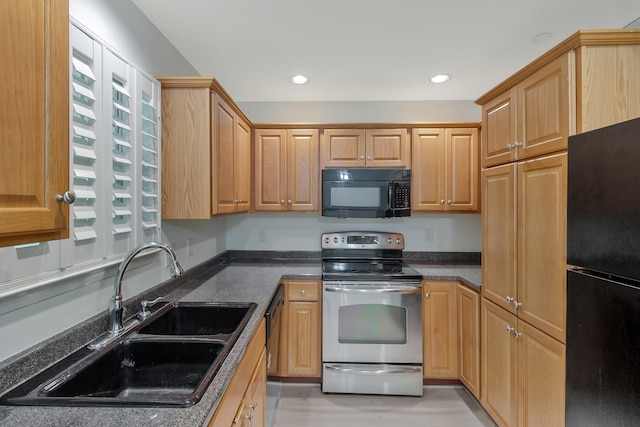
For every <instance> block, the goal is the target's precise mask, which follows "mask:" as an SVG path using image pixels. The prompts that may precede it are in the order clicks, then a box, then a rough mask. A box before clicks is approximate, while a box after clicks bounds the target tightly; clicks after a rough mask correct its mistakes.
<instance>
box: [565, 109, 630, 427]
mask: <svg viewBox="0 0 640 427" xmlns="http://www.w3.org/2000/svg"><path fill="white" fill-rule="evenodd" d="M638 159H640V118H638V119H634V120H629V121H626V122H623V123H619V124H616V125H613V126H608V127H605V128H602V129H597V130H593V131H590V132H586V133H583V134H579V135H574V136H571V137H569V147H568V186H567V263H568V264H569V265H572V266H576V267H577V268H572V269H569V270H568V271H567V349H566V358H567V361H566V401H565V424H566V425H567V426H603V425H607V426H637V425H640V405H638V403H640V382H639V380H638V379H639V378H640V357H638V355H640V339H638V338H639V337H640V193H638V179H639V178H640V169H638Z"/></svg>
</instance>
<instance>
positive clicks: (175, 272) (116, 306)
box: [107, 242, 184, 336]
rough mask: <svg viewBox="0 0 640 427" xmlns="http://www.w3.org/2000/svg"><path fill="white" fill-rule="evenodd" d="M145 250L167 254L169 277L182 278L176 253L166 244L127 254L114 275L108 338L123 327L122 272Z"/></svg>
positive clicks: (155, 244)
mask: <svg viewBox="0 0 640 427" xmlns="http://www.w3.org/2000/svg"><path fill="white" fill-rule="evenodd" d="M147 249H163V250H164V251H165V252H167V254H168V255H169V259H170V260H171V277H179V276H182V273H183V272H184V270H183V269H182V266H181V265H180V263H179V262H178V258H177V257H176V253H175V252H174V251H173V248H172V247H171V246H169V245H167V244H164V243H157V242H150V243H144V244H142V245H140V246H138V247H137V248H135V249H133V250H132V251H131V252H129V255H127V257H126V258H125V259H124V260H122V262H121V263H120V266H119V267H118V274H117V275H116V281H115V283H114V287H113V298H112V302H113V306H112V307H111V317H110V320H109V329H108V330H107V332H108V333H109V335H110V336H115V335H118V334H119V333H121V332H122V331H123V330H124V326H123V323H122V318H123V315H124V306H123V304H122V276H124V272H125V270H126V269H127V267H128V266H129V263H130V262H131V260H133V258H135V256H136V255H138V254H139V253H140V252H142V251H145V250H147Z"/></svg>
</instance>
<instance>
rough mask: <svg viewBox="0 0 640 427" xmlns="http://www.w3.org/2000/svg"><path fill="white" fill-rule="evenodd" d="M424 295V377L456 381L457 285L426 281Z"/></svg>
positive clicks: (423, 289) (454, 283) (423, 287)
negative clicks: (453, 379)
mask: <svg viewBox="0 0 640 427" xmlns="http://www.w3.org/2000/svg"><path fill="white" fill-rule="evenodd" d="M422 292H423V301H422V322H423V323H422V336H423V369H424V377H425V378H457V377H458V341H457V337H458V327H457V324H458V317H457V310H456V304H457V302H456V282H439V281H424V282H423V283H422Z"/></svg>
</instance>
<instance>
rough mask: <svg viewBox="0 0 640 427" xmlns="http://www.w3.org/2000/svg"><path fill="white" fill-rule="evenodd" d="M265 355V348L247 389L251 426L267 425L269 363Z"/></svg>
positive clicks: (260, 426) (261, 426)
mask: <svg viewBox="0 0 640 427" xmlns="http://www.w3.org/2000/svg"><path fill="white" fill-rule="evenodd" d="M265 355H266V350H264V349H263V350H262V354H261V355H260V360H259V361H258V365H257V366H256V370H255V371H254V373H253V377H252V378H251V382H250V383H249V387H248V389H247V395H246V405H247V407H248V410H249V414H248V416H249V418H248V420H249V425H250V426H251V427H264V426H265V425H266V404H267V365H266V363H265Z"/></svg>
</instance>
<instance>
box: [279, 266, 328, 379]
mask: <svg viewBox="0 0 640 427" xmlns="http://www.w3.org/2000/svg"><path fill="white" fill-rule="evenodd" d="M282 283H283V284H284V286H285V306H286V310H285V313H283V314H285V317H284V318H283V328H282V332H283V336H282V337H281V346H280V364H279V365H280V367H281V369H282V372H281V375H282V376H285V377H309V378H319V377H320V375H321V368H322V366H321V364H322V354H321V338H322V336H321V330H322V324H321V313H322V311H321V302H322V298H321V297H320V281H319V280H293V279H288V280H283V281H282Z"/></svg>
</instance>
